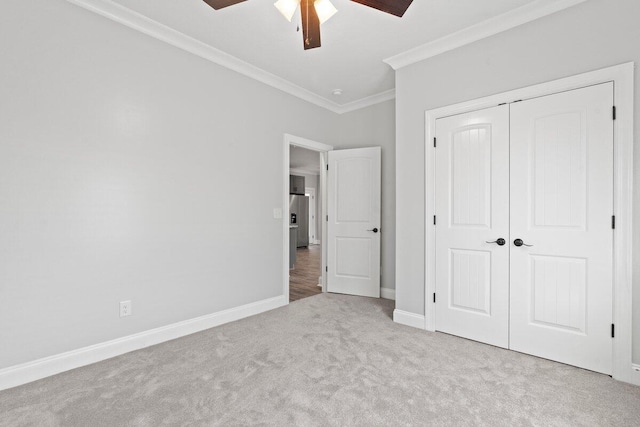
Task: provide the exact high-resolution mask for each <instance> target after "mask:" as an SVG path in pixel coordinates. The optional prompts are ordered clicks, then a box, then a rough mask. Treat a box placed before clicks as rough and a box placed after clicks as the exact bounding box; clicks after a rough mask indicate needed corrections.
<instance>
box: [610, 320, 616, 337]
mask: <svg viewBox="0 0 640 427" xmlns="http://www.w3.org/2000/svg"><path fill="white" fill-rule="evenodd" d="M615 337H616V325H614V324H613V323H612V324H611V338H615Z"/></svg>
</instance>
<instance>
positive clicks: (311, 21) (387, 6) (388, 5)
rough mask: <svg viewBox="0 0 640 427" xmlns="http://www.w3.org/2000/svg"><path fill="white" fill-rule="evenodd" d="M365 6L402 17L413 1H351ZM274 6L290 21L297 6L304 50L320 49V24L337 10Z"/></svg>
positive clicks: (317, 0)
mask: <svg viewBox="0 0 640 427" xmlns="http://www.w3.org/2000/svg"><path fill="white" fill-rule="evenodd" d="M244 1H246V0H204V2H205V3H207V4H208V5H209V6H211V7H212V8H214V9H216V10H217V9H222V8H223V7H227V6H233V5H234V4H237V3H242V2H244ZM351 1H353V2H356V3H360V4H363V5H365V6H369V7H372V8H374V9H378V10H380V11H382V12H386V13H390V14H392V15H395V16H399V17H402V15H404V13H405V12H406V11H407V9H408V8H409V6H410V5H411V3H412V2H413V0H351ZM274 6H275V7H276V8H277V9H278V10H279V11H280V13H282V15H284V17H285V18H287V19H288V20H289V21H291V18H292V17H293V15H294V14H295V12H296V10H297V9H298V6H300V13H301V15H302V40H303V42H304V49H305V50H307V49H313V48H316V47H320V24H322V23H324V22H325V21H326V20H327V19H329V18H331V17H332V16H333V14H335V13H336V12H337V9H336V8H335V7H334V6H333V4H331V1H330V0H277V1H276V2H275V4H274Z"/></svg>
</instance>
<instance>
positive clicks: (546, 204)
mask: <svg viewBox="0 0 640 427" xmlns="http://www.w3.org/2000/svg"><path fill="white" fill-rule="evenodd" d="M612 106H613V83H606V84H601V85H597V86H592V87H588V88H584V89H579V90H574V91H569V92H563V93H559V94H555V95H551V96H545V97H541V98H536V99H532V100H528V101H523V102H518V103H515V104H512V106H511V242H509V244H510V245H509V246H510V248H511V348H512V349H513V350H517V351H522V352H524V353H529V354H533V355H537V356H541V357H545V358H548V359H553V360H556V361H560V362H565V363H568V364H571V365H575V366H579V367H583V368H586V369H591V370H594V371H598V372H603V373H607V374H609V373H611V371H612V343H611V323H612V292H613V286H612V280H613V230H612V215H613V118H612V113H611V108H612ZM515 239H521V240H522V241H523V242H524V243H525V244H527V245H532V246H525V245H522V246H516V245H515V244H514V241H515Z"/></svg>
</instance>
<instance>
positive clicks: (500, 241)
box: [487, 237, 507, 246]
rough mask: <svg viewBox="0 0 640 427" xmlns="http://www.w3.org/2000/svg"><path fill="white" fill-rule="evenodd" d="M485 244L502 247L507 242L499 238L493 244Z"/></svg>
mask: <svg viewBox="0 0 640 427" xmlns="http://www.w3.org/2000/svg"><path fill="white" fill-rule="evenodd" d="M487 243H497V244H498V246H504V244H505V243H507V241H506V240H504V239H503V238H502V237H500V238H499V239H496V241H495V242H487Z"/></svg>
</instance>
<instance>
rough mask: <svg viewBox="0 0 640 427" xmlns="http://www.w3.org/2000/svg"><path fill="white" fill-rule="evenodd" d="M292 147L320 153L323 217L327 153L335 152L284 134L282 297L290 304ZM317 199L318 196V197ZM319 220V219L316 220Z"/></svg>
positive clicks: (324, 276) (324, 247) (324, 285)
mask: <svg viewBox="0 0 640 427" xmlns="http://www.w3.org/2000/svg"><path fill="white" fill-rule="evenodd" d="M291 146H296V147H302V148H306V149H307V150H312V151H317V152H318V153H320V197H322V215H321V218H325V217H326V215H327V211H326V209H327V174H326V169H327V167H326V165H327V152H329V151H332V150H333V146H331V145H327V144H323V143H321V142H317V141H313V140H311V139H306V138H302V137H299V136H295V135H290V134H288V133H285V134H284V138H283V144H282V152H283V156H282V157H283V159H284V160H283V167H282V277H283V282H284V283H283V286H282V295H283V296H284V297H285V300H286V302H287V304H289V214H288V212H289V170H290V163H289V162H290V157H289V150H290V147H291ZM316 197H317V195H316ZM316 220H317V218H316ZM326 233H327V227H322V238H321V239H320V241H321V242H326V241H327V235H326ZM321 249H322V263H321V264H320V265H321V266H323V265H327V245H326V244H322V248H321ZM320 269H321V270H322V283H321V284H322V292H327V273H326V271H325V270H323V269H322V268H320Z"/></svg>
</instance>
